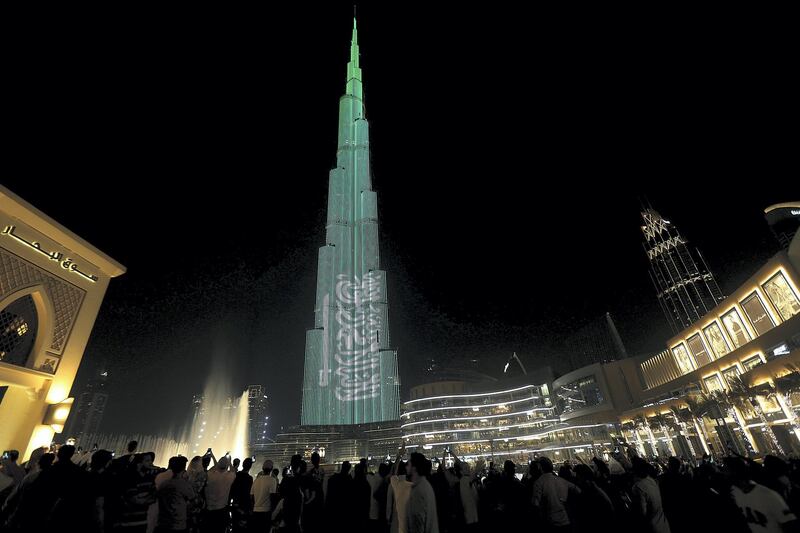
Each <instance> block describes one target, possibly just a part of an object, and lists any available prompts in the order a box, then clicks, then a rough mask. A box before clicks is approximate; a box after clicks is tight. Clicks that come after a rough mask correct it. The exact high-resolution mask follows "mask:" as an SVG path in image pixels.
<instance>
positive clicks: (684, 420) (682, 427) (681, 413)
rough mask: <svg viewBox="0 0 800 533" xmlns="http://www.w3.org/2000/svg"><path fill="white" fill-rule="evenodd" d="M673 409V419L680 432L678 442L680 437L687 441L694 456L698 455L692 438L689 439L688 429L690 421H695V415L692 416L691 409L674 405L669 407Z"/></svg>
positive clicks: (676, 429)
mask: <svg viewBox="0 0 800 533" xmlns="http://www.w3.org/2000/svg"><path fill="white" fill-rule="evenodd" d="M669 410H670V411H672V419H673V423H674V425H675V431H676V432H677V433H678V442H680V438H681V437H683V439H684V440H685V441H686V444H688V445H689V452H690V453H691V455H692V458H694V457H697V452H696V451H695V449H694V445H693V444H692V441H691V439H689V431H688V429H687V427H688V426H687V424H688V423H689V422H694V417H693V416H692V413H691V411H689V410H688V409H678V408H677V407H675V406H673V407H670V408H669Z"/></svg>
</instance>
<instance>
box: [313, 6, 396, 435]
mask: <svg viewBox="0 0 800 533" xmlns="http://www.w3.org/2000/svg"><path fill="white" fill-rule="evenodd" d="M358 59H359V58H358V34H357V30H356V27H355V21H354V22H353V39H352V44H351V52H350V62H349V63H348V64H347V85H346V90H345V94H344V96H342V98H341V100H340V102H339V142H338V149H337V152H336V168H334V169H333V170H331V172H330V182H329V188H328V220H327V225H326V244H325V246H323V247H322V248H320V250H319V262H318V266H317V269H318V271H317V296H316V307H315V310H314V329H312V330H310V331H308V333H307V335H306V350H305V370H304V378H303V411H302V416H301V423H302V424H303V425H344V424H365V423H372V422H381V421H387V420H397V418H398V416H399V405H400V397H399V394H400V378H399V376H398V372H397V353H396V352H395V350H393V349H392V348H391V342H390V337H389V314H388V300H387V294H386V272H384V271H383V270H381V267H380V251H379V246H378V199H377V195H376V193H375V191H373V190H372V181H371V176H370V153H369V124H368V123H367V120H366V118H365V115H364V101H363V91H362V85H361V68H359V60H358Z"/></svg>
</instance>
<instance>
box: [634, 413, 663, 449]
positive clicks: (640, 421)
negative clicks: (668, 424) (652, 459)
mask: <svg viewBox="0 0 800 533" xmlns="http://www.w3.org/2000/svg"><path fill="white" fill-rule="evenodd" d="M633 422H634V423H635V424H636V426H637V427H640V428H644V430H645V431H647V436H648V440H649V441H650V448H652V450H653V453H654V454H656V455H658V443H657V442H656V437H655V435H653V430H652V428H651V427H650V424H649V423H648V422H647V417H645V416H644V415H639V416H637V417H636V418H634V419H633ZM637 435H638V432H637Z"/></svg>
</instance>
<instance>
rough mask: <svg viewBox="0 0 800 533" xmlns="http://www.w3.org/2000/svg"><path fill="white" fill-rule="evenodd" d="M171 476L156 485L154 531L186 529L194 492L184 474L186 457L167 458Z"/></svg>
mask: <svg viewBox="0 0 800 533" xmlns="http://www.w3.org/2000/svg"><path fill="white" fill-rule="evenodd" d="M168 470H169V471H171V472H172V476H171V477H170V478H169V479H167V480H166V481H163V482H161V483H160V484H159V487H158V528H157V529H156V533H168V532H173V531H188V527H189V502H191V501H192V500H193V499H194V498H195V496H196V494H195V492H194V488H192V483H191V482H190V481H189V479H188V476H187V475H186V457H172V458H170V460H169V468H168Z"/></svg>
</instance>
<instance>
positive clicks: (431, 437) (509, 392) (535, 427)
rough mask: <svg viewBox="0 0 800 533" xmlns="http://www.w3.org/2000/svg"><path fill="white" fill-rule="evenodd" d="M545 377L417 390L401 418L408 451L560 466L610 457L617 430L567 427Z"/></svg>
mask: <svg viewBox="0 0 800 533" xmlns="http://www.w3.org/2000/svg"><path fill="white" fill-rule="evenodd" d="M541 374H544V376H541V375H540V376H535V375H534V376H527V375H526V376H524V377H522V378H518V379H516V380H503V381H501V382H497V381H495V382H483V383H467V382H463V381H445V382H436V383H429V384H425V385H420V386H417V387H414V388H413V389H412V390H411V399H410V400H409V401H407V402H405V403H404V404H403V412H402V414H401V428H402V431H403V440H404V444H405V446H406V448H407V449H408V450H410V451H419V452H422V453H424V454H425V455H427V456H431V457H442V456H443V455H444V454H445V452H446V451H447V450H451V451H452V452H454V453H455V454H456V455H458V456H459V457H461V458H463V459H466V460H468V461H473V460H477V459H479V458H483V459H485V460H487V461H489V460H493V459H494V460H501V459H511V460H514V461H517V462H520V463H523V462H526V461H527V460H528V459H529V458H530V457H533V456H535V455H548V456H552V457H553V458H554V459H559V460H560V459H568V458H572V457H574V455H575V454H585V453H588V454H589V455H594V454H597V455H601V454H602V453H604V452H607V451H608V450H609V449H610V447H611V445H612V442H611V438H610V435H611V433H613V432H614V425H613V424H608V423H606V422H601V423H590V424H580V425H576V424H570V423H565V422H564V421H563V420H562V419H561V417H560V416H559V413H558V405H557V402H556V401H555V397H554V396H553V394H552V393H551V387H552V381H550V380H545V379H546V374H547V373H546V372H542V373H541ZM529 377H530V378H533V379H532V380H531V379H527V378H529ZM537 377H539V379H536V378H537ZM543 378H544V379H543ZM530 381H533V383H530Z"/></svg>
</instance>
